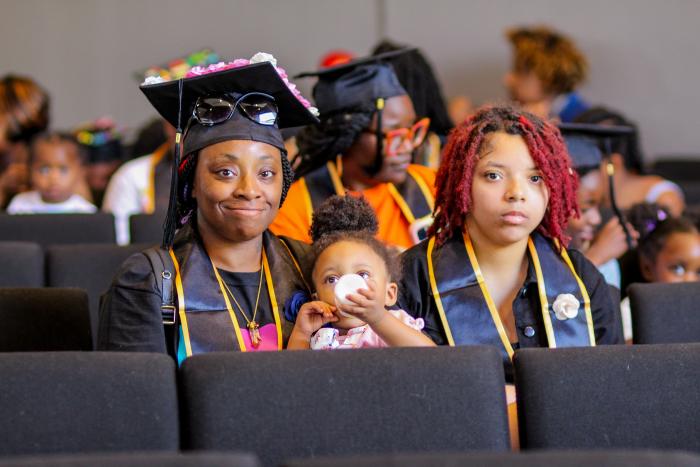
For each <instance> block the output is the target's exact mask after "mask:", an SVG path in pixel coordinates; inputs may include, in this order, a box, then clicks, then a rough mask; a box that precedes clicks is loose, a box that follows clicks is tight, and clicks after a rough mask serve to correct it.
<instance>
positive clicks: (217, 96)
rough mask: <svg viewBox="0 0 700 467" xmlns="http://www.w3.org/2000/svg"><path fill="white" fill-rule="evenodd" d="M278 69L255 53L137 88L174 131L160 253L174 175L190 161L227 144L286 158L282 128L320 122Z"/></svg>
mask: <svg viewBox="0 0 700 467" xmlns="http://www.w3.org/2000/svg"><path fill="white" fill-rule="evenodd" d="M276 64H277V63H276V60H275V58H274V57H273V56H272V55H269V54H265V53H258V54H256V55H254V56H253V57H252V58H251V59H250V60H248V59H237V60H234V61H233V62H228V63H224V62H220V63H216V64H213V65H209V66H208V67H206V68H205V67H193V68H192V69H191V70H190V71H189V72H188V73H187V75H186V76H185V77H184V78H181V79H177V80H171V81H166V80H164V79H163V78H161V77H149V78H147V79H146V81H145V82H144V83H143V84H142V85H141V91H142V92H143V93H144V94H145V95H146V98H147V99H148V100H149V102H150V103H151V104H152V105H153V107H155V108H156V110H157V111H158V113H160V115H161V116H162V117H163V118H164V119H166V120H167V121H168V122H170V124H171V125H173V126H174V127H175V128H176V129H177V135H176V138H175V160H174V164H173V175H172V182H171V191H170V205H169V207H168V215H167V218H166V221H165V226H164V230H165V232H164V238H163V247H164V248H168V247H169V246H170V245H171V244H172V240H173V236H174V234H175V228H176V225H175V224H176V222H177V220H176V217H177V193H178V189H179V186H178V170H182V168H183V166H184V162H185V161H186V160H187V159H188V158H189V157H193V156H194V155H196V154H197V152H198V151H199V150H201V149H203V148H205V147H207V146H211V145H213V144H216V143H220V142H223V141H229V140H251V141H258V142H262V143H267V144H270V145H272V146H275V147H276V148H278V149H279V150H280V151H281V152H282V154H283V157H286V156H285V154H286V153H285V149H284V141H283V139H282V136H281V134H280V128H286V127H293V126H303V125H308V124H311V123H316V122H318V119H317V118H316V115H317V114H318V111H317V110H316V109H315V108H314V107H312V106H311V104H310V103H309V102H308V101H307V100H306V99H304V97H303V96H302V95H301V93H300V92H299V91H298V90H297V89H296V86H295V85H294V84H292V83H291V82H290V81H289V80H288V79H287V74H286V72H285V71H284V69H282V68H279V67H277V66H276ZM180 154H184V155H185V156H184V157H183V158H182V160H180V159H181V158H180Z"/></svg>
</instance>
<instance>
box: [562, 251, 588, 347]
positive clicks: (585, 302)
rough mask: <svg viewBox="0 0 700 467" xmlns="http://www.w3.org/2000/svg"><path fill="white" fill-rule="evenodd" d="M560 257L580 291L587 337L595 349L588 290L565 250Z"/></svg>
mask: <svg viewBox="0 0 700 467" xmlns="http://www.w3.org/2000/svg"><path fill="white" fill-rule="evenodd" d="M561 256H562V258H564V262H565V263H566V265H567V266H569V269H571V274H573V275H574V278H575V279H576V283H577V284H578V286H579V289H581V296H582V297H583V309H584V310H585V311H586V324H587V325H588V337H589V340H590V342H591V346H592V347H595V331H594V330H593V313H591V297H590V296H589V295H588V290H586V286H585V285H584V284H583V281H582V280H581V278H580V277H579V275H578V274H577V273H576V270H575V269H574V265H573V264H571V258H569V254H568V253H567V252H566V249H564V248H562V250H561Z"/></svg>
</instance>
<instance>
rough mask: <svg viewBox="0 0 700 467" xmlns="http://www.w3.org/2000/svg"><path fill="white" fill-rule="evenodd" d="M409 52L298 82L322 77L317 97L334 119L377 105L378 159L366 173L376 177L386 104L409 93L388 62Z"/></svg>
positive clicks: (357, 62)
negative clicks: (337, 115) (340, 114)
mask: <svg viewBox="0 0 700 467" xmlns="http://www.w3.org/2000/svg"><path fill="white" fill-rule="evenodd" d="M412 50H415V49H413V48H405V49H400V50H395V51H392V52H387V53H384V54H379V55H374V56H370V57H363V58H360V59H357V60H352V61H350V62H347V63H343V64H341V65H337V66H334V67H330V68H323V69H321V70H318V71H313V72H306V73H301V74H299V75H297V76H296V77H297V78H305V77H309V76H315V77H318V82H317V83H316V85H315V86H314V89H313V96H314V101H315V103H316V106H317V107H318V109H319V111H320V112H321V114H322V115H333V114H335V113H339V112H342V111H344V110H350V109H353V108H357V107H361V106H367V105H373V106H374V107H375V109H376V110H377V157H376V159H375V162H374V164H373V166H372V167H367V168H365V170H366V171H367V172H368V173H369V174H370V175H372V174H376V173H377V172H378V171H379V170H380V169H381V166H382V162H383V156H382V153H383V147H382V145H383V138H382V137H381V128H382V110H383V108H384V101H385V100H386V99H388V98H390V97H395V96H404V95H407V94H408V93H407V92H406V90H405V89H404V88H403V86H401V83H400V82H399V79H398V78H397V77H396V73H394V69H393V68H392V66H391V64H390V63H388V62H387V60H389V59H391V58H393V57H396V56H398V55H402V54H405V53H407V52H409V51H412Z"/></svg>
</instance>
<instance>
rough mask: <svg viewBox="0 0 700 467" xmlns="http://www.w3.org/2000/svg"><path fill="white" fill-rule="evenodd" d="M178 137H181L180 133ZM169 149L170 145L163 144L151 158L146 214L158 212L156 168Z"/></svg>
mask: <svg viewBox="0 0 700 467" xmlns="http://www.w3.org/2000/svg"><path fill="white" fill-rule="evenodd" d="M177 136H180V134H179V133H178V135H177ZM168 149H169V146H168V143H164V144H162V145H161V146H160V147H159V148H158V149H156V151H155V152H154V153H153V155H152V156H151V167H150V171H149V176H148V185H147V186H146V199H147V202H148V205H146V207H145V209H144V211H145V212H146V214H153V213H154V212H155V210H156V166H158V164H160V161H162V160H163V158H164V157H165V154H167V152H168Z"/></svg>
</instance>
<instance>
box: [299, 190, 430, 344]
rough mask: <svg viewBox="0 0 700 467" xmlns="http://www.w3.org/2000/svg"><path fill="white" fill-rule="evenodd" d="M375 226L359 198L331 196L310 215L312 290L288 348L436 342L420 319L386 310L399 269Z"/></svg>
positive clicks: (391, 302)
mask: <svg viewBox="0 0 700 467" xmlns="http://www.w3.org/2000/svg"><path fill="white" fill-rule="evenodd" d="M377 228H378V227H377V218H376V216H375V214H374V211H373V210H372V207H371V206H370V205H369V204H368V203H367V202H366V201H365V200H364V199H363V198H356V197H354V196H350V195H346V196H332V197H330V198H329V199H328V200H326V201H325V202H324V203H323V204H322V205H321V206H320V207H319V209H318V210H317V211H316V212H315V213H314V215H313V221H312V225H311V231H310V234H311V238H312V239H313V254H314V258H315V259H314V264H313V269H312V274H311V277H312V280H313V286H314V289H315V291H316V292H315V293H314V299H313V301H309V302H307V303H304V304H303V305H302V306H301V308H299V310H298V313H297V315H296V322H295V324H294V329H293V331H292V334H291V336H290V338H289V343H288V345H287V349H308V348H312V349H336V348H340V349H342V348H360V347H399V346H405V347H421V346H426V347H427V346H434V345H435V344H434V343H433V342H432V341H431V340H430V338H428V337H427V336H425V335H424V334H423V333H422V332H421V329H423V320H422V319H413V318H411V317H410V316H409V315H408V314H407V313H406V312H405V311H403V310H394V309H388V308H387V307H391V306H393V305H394V304H395V303H396V298H397V285H396V280H397V277H398V272H397V269H396V265H395V262H396V258H395V257H394V254H393V253H392V252H390V251H389V249H388V248H387V247H386V246H385V245H384V244H383V243H381V242H380V241H379V240H377V239H376V238H375V236H376V234H377ZM353 280H354V281H355V282H354V283H353ZM341 289H342V291H341ZM287 319H288V320H291V321H294V317H293V316H288V317H287ZM328 325H330V326H332V327H327V326H328ZM324 326H326V327H324Z"/></svg>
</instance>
